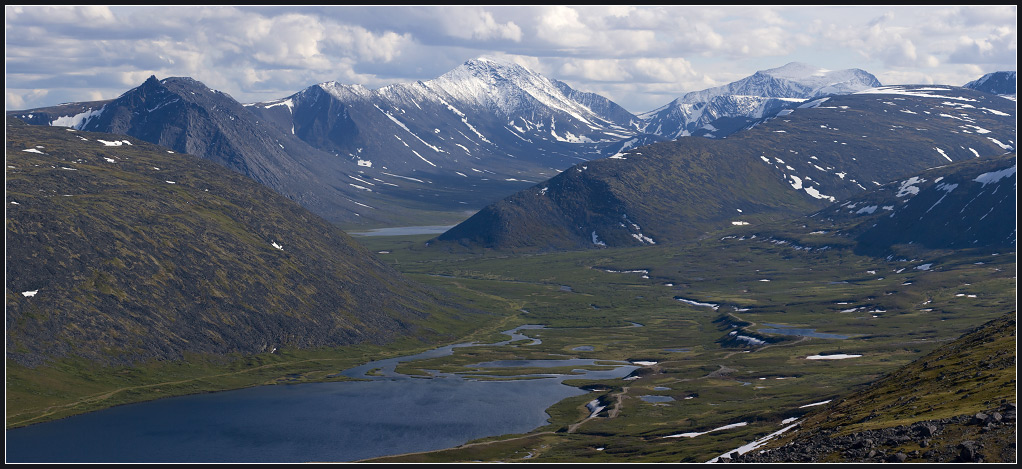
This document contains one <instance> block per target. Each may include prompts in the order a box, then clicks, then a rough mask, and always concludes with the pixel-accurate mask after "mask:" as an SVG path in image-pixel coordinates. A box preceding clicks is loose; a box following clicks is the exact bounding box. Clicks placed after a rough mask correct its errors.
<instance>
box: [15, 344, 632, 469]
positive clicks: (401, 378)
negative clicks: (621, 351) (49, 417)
mask: <svg viewBox="0 0 1022 469" xmlns="http://www.w3.org/2000/svg"><path fill="white" fill-rule="evenodd" d="M523 327H524V329H526V330H527V329H530V328H531V329H536V328H541V327H542V326H523ZM520 330H522V328H519V329H513V330H510V331H506V332H505V333H508V334H509V335H511V336H512V338H511V340H509V341H505V342H501V344H507V343H509V342H511V341H515V340H520V339H521V338H525V337H526V336H525V335H523V334H521V333H520ZM516 337H517V338H516ZM465 346H472V344H458V345H454V346H447V347H443V348H440V349H436V350H431V351H429V352H426V353H423V354H418V355H414V356H409V357H403V358H395V359H388V360H381V361H378V362H373V363H368V364H366V365H362V366H359V367H356V368H352V369H350V370H345V371H344V372H343V374H344V375H346V376H353V377H361V378H367V380H366V381H349V382H337V383H307V384H295V385H276V386H260V387H254V388H247V389H241V390H236V391H227V392H220V393H212V394H200V395H191V396H181V397H174V398H168V399H161V400H156V401H150V402H144V403H139V404H130V405H124V406H119V407H114V408H110V409H105V410H102V411H98V412H92V413H88V414H84V415H78V416H74V417H71V418H67V419H63V420H57V421H53V422H46V423H42V424H37V425H32V426H29V427H24V428H17V429H13V430H7V442H6V452H7V462H317V461H356V460H360V459H366V458H372V457H378V456H386V455H393V454H401V453H408V452H418V451H429V450H436V449H442V448H449V447H454V446H457V445H460V444H462V443H465V442H467V441H469V440H473V439H476V438H481V437H485V436H493V435H502V434H507V433H524V432H528V431H530V430H532V429H534V428H536V427H539V426H542V425H545V424H546V423H547V418H548V416H547V414H546V412H545V409H546V408H547V407H549V406H551V405H553V404H554V403H556V402H558V401H560V400H562V399H565V398H567V397H571V396H577V395H581V394H585V393H586V391H583V390H581V389H578V388H574V387H570V386H567V385H564V384H561V382H562V381H563V380H564V379H569V378H572V379H575V378H584V379H612V378H622V377H624V376H626V375H628V374H629V373H631V372H632V371H633V370H635V369H636V368H637V367H636V366H631V365H627V366H626V365H623V366H620V367H618V368H615V369H613V370H605V371H588V372H586V374H585V375H584V376H579V375H572V376H567V375H558V376H552V377H546V378H540V379H526V380H507V381H486V380H474V379H469V378H464V377H462V376H459V375H454V374H442V375H438V376H437V377H434V378H416V377H409V376H405V375H400V374H398V373H395V372H394V371H393V367H394V366H395V365H396V364H397V363H398V362H401V361H411V360H414V359H417V358H426V357H429V356H442V355H444V354H450V353H452V351H453V349H454V348H456V347H465ZM537 362H543V361H542V360H540V361H533V362H532V363H530V364H529V366H551V365H554V366H562V365H564V363H563V362H562V361H558V360H550V362H556V363H547V364H544V363H537ZM375 368H381V369H383V372H382V374H383V375H384V376H373V377H368V376H365V372H366V371H368V370H372V369H375Z"/></svg>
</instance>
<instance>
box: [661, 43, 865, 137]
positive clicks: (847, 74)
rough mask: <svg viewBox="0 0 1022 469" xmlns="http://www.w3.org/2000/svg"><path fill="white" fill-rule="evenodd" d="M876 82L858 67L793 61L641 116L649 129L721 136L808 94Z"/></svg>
mask: <svg viewBox="0 0 1022 469" xmlns="http://www.w3.org/2000/svg"><path fill="white" fill-rule="evenodd" d="M878 86H881V85H880V81H879V80H877V79H876V77H874V76H873V75H871V74H869V73H868V72H866V71H863V70H860V69H848V70H825V69H820V68H817V67H813V66H811V65H807V64H803V63H798V62H792V63H789V64H787V65H784V66H782V67H778V68H773V69H769V70H760V71H758V72H756V73H755V74H753V75H751V76H748V77H746V78H743V79H741V80H738V81H735V82H732V83H729V84H727V85H723V86H718V87H715V88H709V89H705V90H702V91H693V92H691V93H687V94H685V95H684V96H682V97H680V98H678V99H676V100H674V101H672V102H671V103H669V104H667V105H665V106H663V107H661V108H659V109H655V110H653V111H649V112H647V113H644V114H643V115H642V116H641V117H642V118H643V119H644V120H645V122H646V125H645V127H644V129H645V130H646V131H647V132H651V133H655V134H657V135H660V136H663V137H667V138H670V139H674V138H678V137H682V136H687V135H702V136H711V137H717V138H719V137H723V136H726V135H728V134H730V133H733V132H734V131H737V130H739V129H740V128H741V127H742V126H743V125H747V124H749V123H751V121H752V120H755V119H760V118H763V117H768V116H772V115H774V114H776V113H777V112H778V111H780V110H782V109H786V108H791V107H794V106H795V105H797V104H799V103H802V102H804V101H806V100H809V99H813V98H818V97H821V96H826V95H831V94H849V93H854V92H857V91H862V90H865V89H869V88H875V87H878Z"/></svg>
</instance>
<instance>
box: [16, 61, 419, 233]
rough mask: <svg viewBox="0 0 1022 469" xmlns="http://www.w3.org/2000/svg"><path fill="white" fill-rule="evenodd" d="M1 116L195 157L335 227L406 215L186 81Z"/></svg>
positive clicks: (307, 149) (226, 99)
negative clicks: (148, 144) (120, 137)
mask: <svg viewBox="0 0 1022 469" xmlns="http://www.w3.org/2000/svg"><path fill="white" fill-rule="evenodd" d="M8 116H9V117H15V118H18V119H22V120H24V121H25V122H27V123H30V124H37V125H56V126H68V127H72V128H75V129H78V130H86V131H92V132H108V133H112V134H119V135H129V136H133V137H136V138H139V139H142V140H145V141H147V142H151V143H156V144H158V145H163V146H166V147H168V148H170V149H172V150H174V151H176V152H179V153H189V154H193V155H196V156H200V157H203V158H205V159H208V160H210V161H214V162H216V163H218V164H220V165H222V166H225V167H227V168H230V169H231V170H234V171H236V172H238V173H240V174H244V175H246V176H248V177H250V178H252V179H253V180H255V181H257V182H259V183H262V184H264V185H266V186H267V187H270V188H271V189H273V190H275V191H277V192H278V193H280V194H282V195H284V196H286V197H288V198H289V199H291V200H294V201H296V202H298V203H299V204H301V205H302V206H303V207H305V208H307V209H309V210H311V211H313V212H315V213H316V214H318V215H320V216H322V217H324V218H326V219H328V220H330V221H332V222H334V223H339V224H345V225H360V224H366V223H377V224H379V223H383V224H386V223H393V222H394V221H395V219H400V218H401V217H402V216H404V215H405V214H404V212H403V209H402V208H401V205H398V206H396V207H394V208H393V209H392V210H386V211H385V210H378V209H377V207H380V206H383V205H389V203H390V202H391V199H388V198H387V197H381V194H379V193H377V192H374V191H372V189H371V183H370V182H365V181H364V180H363V179H362V176H361V173H360V172H359V169H360V167H359V166H357V165H354V164H348V161H347V160H342V159H339V158H337V157H335V156H333V155H330V154H328V153H326V152H323V151H321V150H318V149H315V148H313V147H311V146H310V145H308V144H306V143H305V142H303V141H301V140H299V139H298V138H295V136H294V135H291V134H290V133H286V132H282V131H281V130H280V129H278V128H277V127H276V126H273V125H266V123H265V122H261V121H260V119H259V118H258V117H257V116H255V115H254V114H252V113H251V112H249V111H248V110H247V109H246V108H245V107H243V106H242V105H241V104H240V103H238V102H237V101H235V100H234V99H233V98H231V97H230V96H228V95H226V94H224V93H221V92H219V91H215V90H211V89H209V88H207V87H206V86H205V85H203V84H202V83H200V82H198V81H195V80H193V79H191V78H180V77H174V78H167V79H164V80H157V79H156V77H150V78H149V79H148V80H146V81H145V83H143V84H142V85H141V86H139V87H137V88H134V89H131V90H129V91H127V92H125V93H124V94H123V95H121V96H120V97H118V98H116V99H113V100H110V101H101V102H95V103H81V104H67V105H61V106H55V107H52V108H42V109H33V110H28V111H14V112H8ZM111 138H113V137H111ZM401 182H402V184H405V185H408V184H414V181H408V180H403V181H401ZM393 184H394V185H397V183H396V182H394V183H393ZM423 185H425V184H423ZM406 205H407V204H406Z"/></svg>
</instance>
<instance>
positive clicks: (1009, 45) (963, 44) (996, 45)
mask: <svg viewBox="0 0 1022 469" xmlns="http://www.w3.org/2000/svg"><path fill="white" fill-rule="evenodd" d="M1017 57H1018V45H1017V39H1016V31H1015V30H1013V29H1010V28H1008V27H1000V28H997V29H996V30H995V31H993V32H992V33H991V34H988V35H985V37H972V36H969V35H965V34H963V35H961V36H959V37H958V41H957V45H956V47H955V49H954V50H953V51H952V52H951V53H950V54H949V55H948V58H949V60H950V62H951V63H956V64H1008V63H1012V62H1015V61H1016V60H1017Z"/></svg>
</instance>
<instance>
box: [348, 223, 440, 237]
mask: <svg viewBox="0 0 1022 469" xmlns="http://www.w3.org/2000/svg"><path fill="white" fill-rule="evenodd" d="M451 228H454V225H444V226H440V225H431V226H395V227H391V228H377V229H375V230H369V231H349V232H348V234H350V235H352V236H403V235H418V234H440V233H443V232H445V231H447V230H449V229H451Z"/></svg>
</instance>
